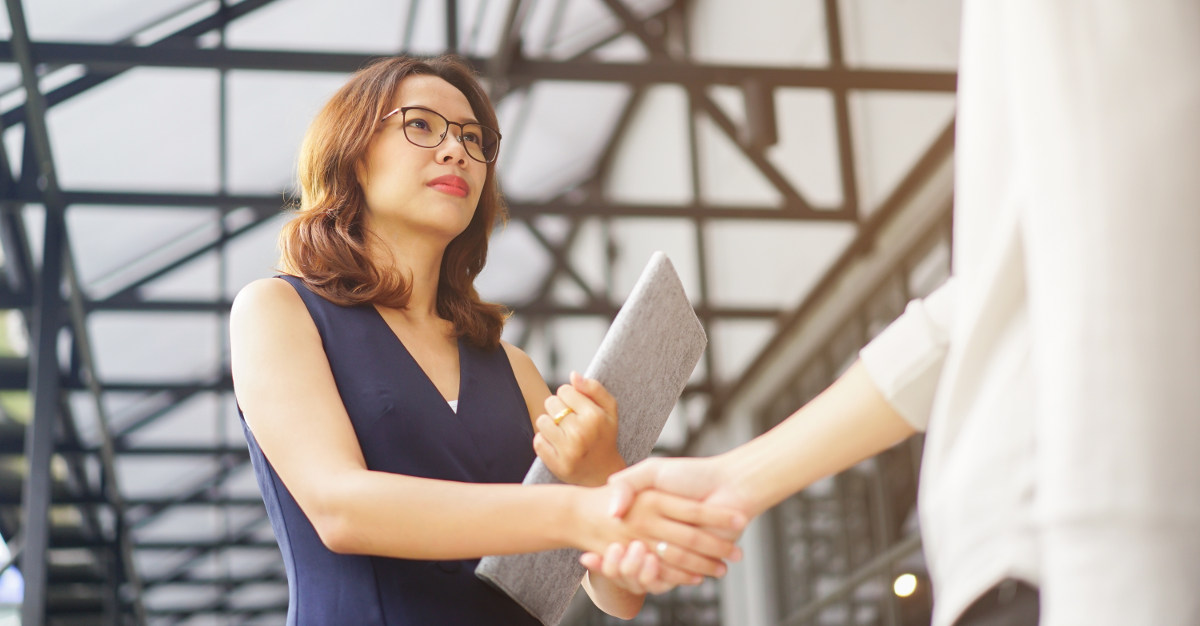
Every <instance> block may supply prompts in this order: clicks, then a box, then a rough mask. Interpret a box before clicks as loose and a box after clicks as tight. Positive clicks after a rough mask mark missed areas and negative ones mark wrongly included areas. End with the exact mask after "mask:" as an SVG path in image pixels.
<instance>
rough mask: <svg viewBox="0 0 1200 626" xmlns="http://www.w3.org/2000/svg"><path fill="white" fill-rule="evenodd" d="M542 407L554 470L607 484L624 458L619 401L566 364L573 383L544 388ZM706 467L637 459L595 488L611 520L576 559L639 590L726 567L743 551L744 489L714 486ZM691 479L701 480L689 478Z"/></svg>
mask: <svg viewBox="0 0 1200 626" xmlns="http://www.w3.org/2000/svg"><path fill="white" fill-rule="evenodd" d="M544 408H545V410H546V414H544V415H541V416H540V417H539V418H538V419H537V420H536V426H537V430H538V433H537V435H536V436H535V438H534V442H533V443H534V449H535V450H536V451H537V454H538V457H539V458H541V459H542V462H543V463H545V464H546V466H547V468H549V469H550V471H551V472H553V473H554V474H555V476H557V477H558V478H559V479H561V480H563V481H564V482H568V483H573V484H578V485H590V486H595V485H603V484H605V482H606V480H607V479H608V478H609V476H610V475H612V474H613V473H614V472H617V471H618V470H621V469H623V468H624V467H625V462H624V460H623V459H622V458H621V457H620V455H619V454H618V453H617V448H616V441H617V402H616V400H615V399H614V398H613V396H612V395H611V394H610V393H609V392H608V390H606V389H605V388H604V387H603V386H602V385H601V384H600V383H598V382H596V381H594V380H590V379H586V378H583V377H582V376H580V375H579V374H576V373H574V372H572V373H571V383H570V384H567V385H562V386H561V387H559V388H558V390H557V393H556V394H555V395H552V396H550V397H548V398H547V399H546V401H545V403H544ZM652 461H657V460H652ZM681 461H684V462H685V464H686V462H687V461H696V462H698V463H699V462H704V463H708V461H709V460H700V459H686V460H681ZM705 467H706V468H708V469H705V470H704V471H701V472H700V475H699V476H679V477H678V478H676V477H675V475H676V474H679V472H678V471H677V470H679V469H683V468H680V467H677V466H673V465H668V466H666V471H665V472H660V471H659V470H660V468H661V466H659V465H655V464H653V463H650V464H647V463H642V464H640V465H638V466H635V467H634V468H630V469H629V470H626V471H624V472H621V473H620V474H617V475H616V476H614V479H615V480H612V481H610V482H611V484H610V485H609V486H608V487H605V488H604V489H599V490H596V491H598V492H600V493H602V494H604V495H603V497H604V498H605V499H606V502H605V503H604V508H605V509H606V510H607V513H608V515H607V516H606V522H608V524H607V526H606V525H605V524H600V525H599V526H598V527H597V529H598V530H599V532H598V533H596V536H594V537H592V538H589V540H588V541H587V542H586V547H584V549H585V550H587V551H588V552H587V553H586V554H584V555H583V557H581V559H580V562H581V563H582V564H583V565H584V566H585V567H587V568H588V569H589V570H590V571H592V572H594V573H596V574H601V575H603V576H604V577H606V578H608V579H609V580H610V581H612V582H613V583H614V584H616V585H618V586H619V587H622V588H624V589H626V590H627V591H630V592H633V593H638V594H642V593H647V592H649V593H663V592H665V591H668V590H670V589H671V588H673V587H675V586H678V585H694V584H698V583H699V582H700V581H701V580H702V577H703V576H714V577H720V576H723V575H724V574H725V572H726V565H725V563H724V560H725V559H731V560H738V559H740V558H741V551H740V549H738V548H737V546H736V545H735V544H734V541H736V539H737V537H738V536H739V535H740V534H741V531H742V528H743V527H744V526H745V524H746V522H747V520H748V519H749V517H748V515H747V514H746V512H745V507H742V506H740V505H741V504H742V499H741V498H738V497H736V496H733V495H732V494H731V493H727V492H722V491H719V490H714V489H712V488H710V487H711V486H712V485H715V482H716V481H717V477H716V476H715V472H716V467H715V466H714V465H713V464H712V463H708V465H707V466H705ZM696 469H700V466H697V467H696ZM684 473H685V474H686V473H687V472H686V471H685V472H684ZM660 474H662V476H661V477H665V480H659V478H660ZM693 479H699V481H700V482H698V483H696V485H695V486H693V485H692V482H693ZM659 483H661V484H659ZM726 491H727V490H726ZM714 495H715V497H713V496H714ZM600 527H604V528H603V529H602V530H601V529H600ZM602 537H603V538H604V540H603V543H600V544H596V543H595V541H596V540H597V539H601V538H602Z"/></svg>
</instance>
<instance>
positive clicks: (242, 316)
mask: <svg viewBox="0 0 1200 626" xmlns="http://www.w3.org/2000/svg"><path fill="white" fill-rule="evenodd" d="M229 333H230V339H231V340H232V342H233V345H234V350H235V352H236V350H237V347H238V346H241V345H243V344H259V343H260V342H262V341H275V340H277V339H286V340H287V341H294V340H295V339H300V340H303V338H305V337H307V336H308V335H310V334H313V335H315V334H316V326H315V324H314V323H313V321H312V317H311V316H310V315H309V314H308V309H307V308H306V307H305V306H304V301H303V300H301V299H300V294H298V293H296V289H295V288H294V287H292V286H291V285H290V284H288V283H287V282H286V281H283V280H280V279H278V278H261V279H259V280H256V281H254V282H252V283H250V284H248V285H246V286H245V287H242V289H241V291H239V292H238V294H237V297H235V298H234V299H233V306H232V308H231V309H230V312H229ZM288 338H291V339H288Z"/></svg>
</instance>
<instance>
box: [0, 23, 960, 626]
mask: <svg viewBox="0 0 1200 626" xmlns="http://www.w3.org/2000/svg"><path fill="white" fill-rule="evenodd" d="M4 11H5V14H4V15H3V16H0V132H2V134H3V150H0V200H2V204H0V267H2V269H3V273H2V275H0V534H2V535H3V539H4V542H3V544H0V564H2V565H3V566H4V570H3V572H2V573H0V625H7V624H18V623H20V624H26V625H28V626H38V625H41V624H62V625H76V624H79V625H84V624H155V625H165V626H168V625H176V624H194V625H200V624H214V625H216V624H219V625H225V624H282V623H283V621H284V616H285V614H286V608H287V597H288V595H287V583H286V580H285V578H284V574H283V564H282V561H281V557H280V554H279V550H278V548H277V547H276V544H275V542H274V539H273V537H272V534H271V527H270V524H269V523H268V521H267V518H266V514H265V511H264V509H263V505H262V502H261V499H260V498H259V495H258V491H257V488H256V485H255V480H254V474H253V470H252V468H251V466H250V463H249V457H248V455H247V452H246V445H245V441H244V439H243V435H242V430H241V426H240V424H239V421H238V417H237V412H236V408H235V405H234V400H233V396H232V393H231V383H230V376H229V359H228V352H229V350H228V345H227V338H226V324H227V315H228V309H229V304H230V301H231V299H232V298H233V296H234V294H236V293H237V291H238V290H239V289H240V288H241V287H242V286H243V285H244V284H246V283H247V282H249V281H251V280H254V279H257V278H260V277H265V276H270V275H272V274H273V273H274V270H273V267H274V265H275V261H276V259H277V254H278V252H277V249H276V245H275V238H276V235H277V233H278V230H279V226H280V224H281V223H282V222H283V221H284V220H285V219H286V214H284V213H283V212H282V209H283V207H284V206H285V205H287V204H288V203H290V202H292V201H293V199H294V197H293V192H294V183H293V180H292V178H293V175H294V170H295V157H296V152H297V150H298V148H299V145H300V140H301V138H302V135H303V133H304V130H305V128H306V126H307V124H308V122H309V120H310V119H311V118H312V116H313V115H314V114H315V113H316V111H317V110H318V108H319V107H320V106H321V105H322V104H323V103H324V101H325V100H326V99H327V98H328V97H329V96H330V95H332V93H333V91H334V90H335V89H336V88H337V87H338V86H340V85H341V84H342V83H343V82H344V81H345V80H346V78H347V77H348V75H349V73H351V72H353V71H354V70H355V69H357V68H359V67H361V66H362V65H363V64H364V63H366V62H367V61H368V60H370V59H372V58H375V57H378V56H386V55H396V54H414V55H436V54H441V53H445V52H454V53H458V54H461V55H463V56H464V57H466V58H467V59H468V60H469V62H470V63H471V64H472V65H473V66H474V67H475V69H476V70H477V71H478V72H479V74H480V76H481V77H482V78H483V80H484V82H485V83H486V85H487V86H488V88H489V89H490V92H491V95H492V98H493V101H494V102H495V103H496V106H497V109H498V111H499V114H500V121H501V129H500V130H501V132H502V133H503V135H504V140H503V143H502V147H501V154H500V159H499V176H500V180H501V184H502V188H503V191H504V193H505V195H506V197H507V200H508V204H509V210H510V213H511V220H510V222H509V223H508V225H507V226H506V227H503V228H500V229H498V230H497V232H496V234H495V236H494V237H493V243H492V248H491V255H490V258H489V263H488V267H487V269H486V270H485V272H484V274H483V275H482V277H481V278H480V281H479V288H480V291H481V292H482V294H483V296H484V297H485V298H487V299H490V300H493V301H499V302H503V303H505V304H507V305H509V306H511V307H512V308H513V310H514V312H515V314H514V316H513V318H512V321H511V322H510V323H509V325H508V327H507V330H506V332H505V338H506V339H507V340H509V341H511V342H513V343H515V344H517V345H519V346H521V347H523V348H524V349H525V350H526V351H527V352H528V353H529V354H530V356H532V357H533V359H534V361H535V362H536V363H537V365H538V366H539V368H540V369H541V371H542V373H543V374H544V375H545V376H546V377H547V379H548V380H549V382H550V383H551V386H552V387H553V386H554V385H556V384H558V383H561V382H563V381H564V380H565V378H566V375H567V373H568V372H569V371H571V370H572V369H577V370H582V369H584V368H585V367H586V366H587V363H588V361H589V359H590V357H591V355H592V353H593V352H594V350H595V348H596V346H597V345H598V343H599V341H600V338H601V337H602V336H603V333H604V331H605V329H606V328H607V326H608V323H609V321H610V320H611V318H612V316H613V315H614V314H615V313H616V311H617V309H618V308H619V306H620V305H621V303H622V302H623V301H624V298H625V296H626V295H627V294H628V292H629V290H630V288H631V287H632V285H633V283H634V281H635V280H636V278H637V276H638V274H639V273H640V271H641V269H642V267H643V266H644V264H645V263H646V261H647V260H648V259H649V257H650V254H651V253H652V252H653V251H655V250H663V251H665V252H666V253H667V254H668V255H669V257H670V258H671V260H672V262H673V263H674V265H675V267H676V269H677V270H678V271H679V273H680V275H681V277H682V279H683V282H684V286H685V288H686V289H687V291H688V293H689V295H690V296H691V298H692V301H693V304H694V305H695V308H696V311H697V314H698V315H699V316H700V318H701V320H702V321H703V322H704V324H705V327H706V329H707V332H708V336H709V342H710V343H709V347H708V350H707V352H706V353H705V355H704V358H703V360H702V362H701V364H700V366H699V367H698V368H697V370H696V372H695V374H694V376H693V378H692V380H691V381H690V384H689V385H688V388H687V390H686V391H685V393H684V395H683V397H682V399H681V400H680V402H679V404H678V405H677V406H676V408H675V410H674V412H673V413H672V415H671V418H670V420H669V422H668V424H667V426H666V429H665V431H664V432H663V435H662V438H661V440H660V441H659V443H658V445H657V453H661V454H671V455H680V454H683V455H706V454H713V453H716V452H720V451H724V450H726V449H729V448H731V447H733V446H735V445H737V444H738V443H741V442H743V441H746V440H748V439H750V438H752V437H753V436H755V435H757V434H759V433H761V432H763V431H765V430H766V429H769V428H770V427H772V426H773V425H775V424H776V423H778V422H779V421H780V420H781V419H783V418H784V417H786V416H787V415H788V414H790V413H791V412H792V411H793V410H794V409H795V408H797V407H798V406H800V405H801V404H802V403H804V402H805V401H806V400H807V399H809V398H810V397H812V396H813V395H815V393H816V392H818V391H819V390H821V389H822V388H823V387H824V386H825V385H827V384H828V383H829V382H830V381H832V380H833V379H834V378H835V377H836V376H837V375H838V374H839V373H840V372H841V371H842V370H843V369H844V368H845V367H846V366H847V365H848V364H849V363H850V362H851V361H852V360H853V359H854V358H855V355H856V352H857V350H858V348H859V347H861V346H862V345H863V344H864V343H866V342H867V341H868V340H869V339H870V338H871V337H872V336H873V335H874V334H875V333H876V332H878V331H879V330H881V329H882V328H883V327H884V326H885V325H886V324H887V323H888V322H890V321H891V320H892V319H893V318H894V317H895V316H896V315H898V314H899V313H900V311H901V310H902V308H903V306H904V304H905V302H906V301H907V300H908V299H910V298H912V297H916V296H921V295H924V294H926V293H928V292H929V291H931V290H932V289H933V288H934V287H936V286H937V285H938V284H939V283H940V282H941V281H942V280H943V279H944V278H945V276H946V275H947V272H948V267H949V260H950V259H949V256H950V255H949V247H948V244H949V240H950V233H951V224H950V207H951V202H952V193H953V189H952V178H953V172H952V153H953V132H954V106H955V103H954V89H955V79H956V76H955V69H956V58H957V52H958V22H959V4H958V3H957V2H954V1H951V0H912V1H894V2H872V1H866V0H740V1H739V2H729V1H720V0H690V1H689V0H675V1H670V0H569V1H568V0H492V1H485V0H409V1H405V0H340V1H339V2H336V3H335V2H328V1H326V0H241V1H240V2H239V1H234V0H154V1H147V0H5V2H4ZM920 447H921V441H920V439H919V438H916V439H913V440H910V441H907V442H905V443H903V444H901V445H899V446H897V447H896V448H893V449H891V450H889V451H887V452H885V453H884V454H882V455H880V456H878V457H876V458H873V459H869V460H867V461H865V462H863V463H861V464H859V465H858V466H856V467H854V468H853V469H851V470H849V471H847V472H845V473H843V474H840V475H837V476H833V477H830V478H828V479H825V480H822V481H820V482H819V483H817V484H815V485H813V486H812V487H811V488H810V489H808V490H806V491H804V492H802V493H800V494H799V495H797V496H795V497H793V498H791V499H789V500H787V501H786V502H785V503H784V504H783V505H781V506H780V507H778V508H777V509H775V510H773V511H771V512H770V513H769V514H767V515H764V516H763V517H762V518H761V519H760V520H758V521H757V522H755V524H754V525H752V526H751V528H750V529H749V530H748V532H747V534H746V536H745V538H744V539H743V541H742V545H743V547H744V549H745V551H746V555H747V558H746V559H745V561H744V562H742V563H740V564H737V565H735V566H734V567H733V568H732V570H731V572H730V574H729V575H728V576H727V577H726V578H725V579H723V580H721V581H711V580H710V581H706V582H705V583H704V584H702V585H700V586H698V587H692V588H684V589H680V590H677V591H675V592H672V593H670V594H666V595H663V596H658V597H651V598H650V599H648V601H647V605H646V608H645V610H644V611H643V612H642V614H641V615H640V616H639V617H638V618H637V619H635V620H634V621H633V622H632V623H634V624H643V625H667V624H687V625H697V626H711V625H717V624H728V625H737V626H741V625H754V626H759V625H762V626H766V625H776V624H789V625H801V624H820V625H881V626H884V625H886V626H897V625H908V624H928V623H929V615H930V602H931V597H932V596H931V591H930V589H929V585H928V578H927V576H926V573H925V569H924V565H923V559H922V555H921V548H920V541H919V538H918V534H917V530H918V529H917V523H916V519H915V516H914V511H913V508H914V502H915V495H916V476H917V471H918V469H919V462H920ZM581 597H583V594H579V595H578V597H577V598H576V600H577V602H576V604H575V605H574V606H573V607H572V610H571V611H570V613H569V614H568V617H567V618H566V620H565V621H564V624H569V625H576V626H583V625H599V624H609V623H618V622H617V620H614V619H611V618H608V617H606V616H604V615H603V614H600V613H598V612H596V611H595V610H594V609H590V607H589V606H588V605H589V604H590V603H587V602H582V603H581V602H578V600H579V599H580V598H581ZM584 599H586V598H584Z"/></svg>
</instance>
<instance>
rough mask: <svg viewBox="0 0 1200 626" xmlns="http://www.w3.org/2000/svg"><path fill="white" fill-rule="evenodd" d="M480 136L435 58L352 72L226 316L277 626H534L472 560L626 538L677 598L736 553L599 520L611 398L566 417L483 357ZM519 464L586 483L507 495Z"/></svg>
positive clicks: (643, 518) (487, 309)
mask: <svg viewBox="0 0 1200 626" xmlns="http://www.w3.org/2000/svg"><path fill="white" fill-rule="evenodd" d="M496 126H497V123H496V114H495V112H494V110H493V108H492V105H491V103H490V102H489V100H488V98H487V95H486V94H485V92H484V91H483V89H482V88H481V87H480V85H479V84H478V82H477V81H476V80H475V78H474V76H473V75H472V73H471V72H470V71H469V70H468V69H467V68H466V67H465V66H464V65H462V64H461V63H460V62H458V61H456V60H454V59H452V58H440V59H433V60H415V59H406V58H395V59H387V60H383V61H379V62H376V63H375V64H373V65H371V66H369V67H367V68H365V69H363V70H362V71H360V72H358V73H357V74H355V75H354V77H352V78H351V80H350V81H349V82H348V83H347V84H346V85H345V86H344V87H342V89H341V90H340V91H338V92H337V93H336V94H335V95H334V96H333V98H332V99H331V100H330V101H329V102H328V103H327V104H326V106H325V107H324V109H322V111H321V112H320V113H319V114H318V115H317V117H316V119H315V120H314V121H313V123H312V125H311V126H310V128H309V131H308V134H307V136H306V138H305V140H304V144H303V146H302V148H301V152H300V159H299V166H298V170H299V171H298V173H299V182H300V191H301V205H300V209H299V211H298V213H297V214H296V215H295V217H294V218H293V219H292V220H291V221H290V222H289V223H288V224H287V225H286V226H285V227H284V229H283V231H282V233H281V236H280V245H281V249H282V259H281V269H282V270H283V271H284V273H285V275H283V276H279V277H277V278H271V279H263V280H259V281H256V282H254V283H251V284H250V285H248V286H247V287H245V288H244V289H243V290H242V291H241V293H240V294H239V295H238V297H237V299H236V300H235V302H234V304H233V310H232V314H231V319H230V336H231V351H232V364H233V378H234V388H235V392H236V395H237V400H238V405H239V409H240V410H241V411H242V416H243V420H244V422H243V423H244V426H245V429H246V439H247V441H248V442H249V445H250V450H251V459H252V461H253V463H254V468H255V471H256V474H257V478H258V482H259V487H260V489H261V491H262V494H263V499H264V501H265V502H266V505H267V511H268V513H269V516H270V519H271V524H272V527H273V529H274V532H275V536H276V539H277V540H278V542H279V545H280V548H281V550H282V552H283V558H284V564H285V568H286V570H287V576H288V587H289V608H288V624H297V625H300V624H355V625H358V624H512V625H518V624H531V625H532V624H537V620H536V619H535V618H533V617H532V616H531V615H530V614H528V613H527V612H526V611H525V610H524V609H522V608H521V607H520V606H519V605H517V604H516V603H515V602H514V601H512V600H511V599H509V598H508V597H507V596H506V595H504V594H503V593H502V592H499V591H497V590H495V589H492V588H491V587H489V586H487V585H486V584H484V583H483V582H481V581H480V580H479V579H477V578H476V577H475V575H474V569H475V565H476V563H477V561H478V559H479V558H480V557H482V556H484V555H488V554H506V553H516V552H532V551H539V550H547V549H552V548H560V547H575V548H580V549H584V550H593V551H598V550H601V549H603V548H604V547H605V546H607V545H609V544H610V543H612V542H621V543H628V542H630V541H638V542H640V543H641V544H642V545H670V546H672V549H671V550H669V551H667V552H666V554H664V555H663V558H662V562H661V564H659V568H660V570H661V572H654V571H649V572H648V574H647V575H648V577H653V576H656V575H657V574H658V573H662V574H663V575H664V576H666V577H667V578H668V579H670V580H673V581H675V582H677V583H688V582H692V583H694V582H698V580H699V575H717V574H721V573H723V572H724V566H723V565H722V563H721V559H723V558H728V557H730V556H733V555H734V554H735V551H736V548H735V547H734V546H733V545H732V544H731V543H730V542H729V541H726V540H724V539H719V538H717V537H716V536H714V535H711V534H708V533H706V532H702V531H700V530H699V529H698V527H701V526H703V527H710V528H714V529H716V528H732V527H735V526H740V524H741V519H740V517H739V515H738V514H736V513H733V512H731V511H726V510H719V509H714V508H711V507H707V508H706V507H701V506H699V505H693V504H691V503H689V502H687V501H685V500H682V499H677V498H673V497H670V496H660V495H658V494H651V497H648V498H645V499H642V498H639V499H638V502H637V503H636V504H635V506H634V512H633V513H632V514H631V515H630V516H627V517H626V518H625V519H624V520H617V519H615V518H614V517H612V516H610V515H609V514H608V512H607V510H606V508H607V503H608V501H609V499H610V498H609V496H610V493H609V491H610V488H608V487H603V485H604V483H605V480H606V479H607V477H608V475H609V474H610V473H612V472H613V471H616V470H618V469H620V468H622V467H623V466H624V462H623V461H622V460H621V457H620V456H619V455H618V454H617V450H616V406H615V402H614V401H613V400H612V398H611V396H609V395H608V394H607V393H606V392H605V391H604V390H603V388H602V387H600V386H599V384H598V383H595V382H594V381H585V380H582V379H580V378H578V377H574V382H576V383H577V385H581V386H582V387H583V388H588V389H589V390H590V391H591V392H593V393H595V394H596V395H597V397H599V398H601V399H602V400H601V401H600V402H598V403H596V404H592V403H590V402H589V403H588V406H589V409H588V410H582V409H581V413H574V412H573V411H570V410H569V409H565V408H563V406H562V404H561V400H560V399H558V398H557V397H554V396H551V394H550V390H549V389H548V388H547V386H546V383H545V382H544V381H543V379H542V378H541V376H540V374H539V373H538V371H537V368H536V367H535V366H534V364H533V362H532V361H531V360H530V359H529V357H528V356H526V355H525V354H524V353H523V352H521V351H520V350H519V349H517V348H515V347H513V346H511V345H509V344H507V343H505V342H503V341H501V340H500V333H501V330H502V328H503V325H504V321H505V309H504V308H503V307H501V306H499V305H496V304H491V303H487V302H483V301H482V300H481V299H480V298H479V296H478V294H477V293H476V291H475V288H474V285H473V282H474V279H475V277H476V276H478V275H479V272H480V271H481V270H482V269H483V266H484V261H485V259H486V256H487V246H488V237H489V235H490V232H491V229H492V225H493V223H494V222H495V221H496V220H497V219H498V218H499V217H501V216H502V215H503V205H502V203H501V199H500V194H499V191H498V188H497V184H496V176H495V163H496V157H497V155H498V152H499V148H500V139H501V137H500V133H499V132H498V131H497V130H496ZM544 413H545V414H544ZM551 413H553V415H554V417H551V416H550V415H549V414H551ZM535 431H536V433H537V434H536V436H535ZM535 450H536V454H538V455H540V456H541V458H542V459H543V460H544V461H545V462H546V464H547V466H548V467H549V468H550V469H551V471H554V472H555V473H556V474H557V475H558V476H559V477H560V478H562V479H563V480H564V481H566V482H568V483H573V484H575V485H584V486H594V487H595V488H584V487H579V486H571V485H561V486H560V485H556V486H537V487H525V486H521V485H516V484H500V483H519V482H520V481H521V480H522V479H523V478H524V476H525V473H526V471H527V470H528V468H529V465H530V463H531V462H532V461H533V459H534V455H535ZM635 556H636V555H635ZM639 563H640V560H639ZM584 586H585V588H586V589H587V591H588V593H589V594H590V595H591V597H592V599H593V600H594V601H595V602H596V604H597V605H598V606H600V607H601V608H602V609H604V610H605V611H608V612H609V613H612V614H615V615H618V616H622V617H626V618H627V617H630V616H632V615H634V614H636V613H637V612H638V611H639V610H640V608H641V604H642V596H641V595H638V594H636V593H633V592H630V591H627V590H626V588H625V587H622V586H619V585H618V584H615V583H614V582H613V581H611V580H608V579H605V578H603V577H599V576H595V575H592V577H591V578H590V579H585V581H584ZM626 587H628V585H626Z"/></svg>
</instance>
